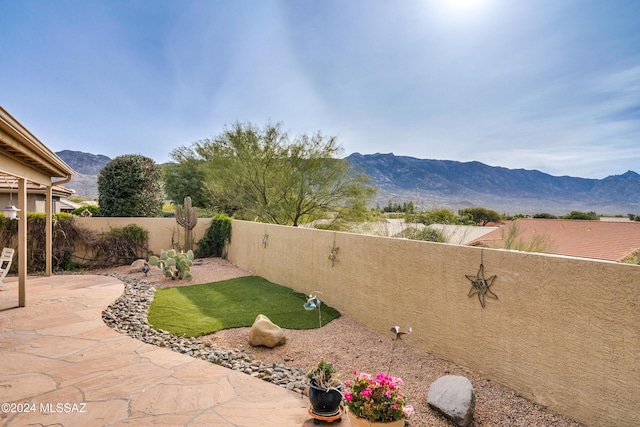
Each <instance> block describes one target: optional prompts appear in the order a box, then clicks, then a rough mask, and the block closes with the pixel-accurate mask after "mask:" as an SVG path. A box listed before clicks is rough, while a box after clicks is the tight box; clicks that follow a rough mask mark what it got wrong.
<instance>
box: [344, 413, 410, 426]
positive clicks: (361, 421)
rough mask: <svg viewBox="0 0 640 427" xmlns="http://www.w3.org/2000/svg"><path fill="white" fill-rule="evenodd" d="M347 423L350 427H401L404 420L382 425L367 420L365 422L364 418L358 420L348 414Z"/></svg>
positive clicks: (381, 423) (378, 422) (379, 422)
mask: <svg viewBox="0 0 640 427" xmlns="http://www.w3.org/2000/svg"><path fill="white" fill-rule="evenodd" d="M349 422H350V423H351V427H374V426H375V427H403V426H404V420H398V421H391V422H389V423H383V422H381V421H374V422H371V421H369V420H365V419H364V418H358V417H356V416H355V415H353V414H352V413H349Z"/></svg>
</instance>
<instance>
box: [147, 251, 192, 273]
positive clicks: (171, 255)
mask: <svg viewBox="0 0 640 427" xmlns="http://www.w3.org/2000/svg"><path fill="white" fill-rule="evenodd" d="M149 264H151V265H157V266H158V267H159V268H160V269H161V270H162V272H163V274H164V275H165V276H167V277H171V278H172V279H173V280H176V279H184V280H187V281H191V279H192V278H193V277H192V276H191V273H190V269H191V266H192V265H193V251H192V250H189V251H187V252H186V253H185V252H182V251H181V252H176V251H175V250H174V249H171V250H168V251H164V250H163V251H162V252H161V253H160V256H159V257H157V256H155V255H154V256H152V257H150V258H149Z"/></svg>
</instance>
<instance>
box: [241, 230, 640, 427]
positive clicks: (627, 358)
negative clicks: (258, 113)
mask: <svg viewBox="0 0 640 427" xmlns="http://www.w3.org/2000/svg"><path fill="white" fill-rule="evenodd" d="M265 242H266V245H265ZM334 245H335V247H338V250H337V258H336V259H335V262H334V263H333V265H332V262H331V260H330V259H329V255H330V253H331V248H332V247H334ZM481 257H482V259H483V262H484V266H485V273H486V277H489V276H491V275H497V278H496V279H495V281H494V284H493V286H492V287H491V289H492V290H493V291H494V292H495V293H496V294H497V295H498V297H499V300H494V299H492V298H488V297H487V298H486V308H484V309H483V308H482V307H481V306H480V303H479V301H478V298H477V297H476V296H475V295H474V296H472V297H467V293H468V292H469V289H470V281H469V280H467V279H466V278H465V274H467V275H471V276H475V275H476V273H477V272H478V268H479V265H480V262H481ZM229 260H230V261H231V262H233V263H234V264H236V265H237V266H239V267H242V268H244V269H247V270H249V271H251V272H253V273H254V274H256V275H260V276H262V277H265V278H266V279H268V280H271V281H273V282H276V283H280V284H282V285H285V286H290V287H292V288H293V289H295V290H296V291H300V292H305V293H309V292H312V291H316V290H318V291H321V292H322V299H323V300H324V301H326V303H327V304H329V305H332V306H334V307H336V308H337V309H338V310H340V311H341V312H343V313H346V314H348V315H350V316H352V317H354V318H356V319H358V320H359V321H361V322H362V323H364V324H366V325H368V326H370V327H372V328H375V329H377V330H379V331H381V332H385V333H386V332H388V331H389V328H390V327H391V326H393V325H400V327H401V328H402V329H405V328H407V327H409V326H411V327H412V328H413V331H414V332H413V334H412V335H411V336H410V338H408V339H409V340H410V341H411V344H413V345H415V346H416V347H418V348H421V349H424V350H425V351H428V352H430V353H432V354H434V355H436V356H438V357H441V358H444V359H447V360H451V361H454V362H456V363H458V364H460V365H463V366H466V367H468V368H470V369H472V370H473V371H475V372H478V373H480V374H482V375H483V376H485V377H487V378H490V379H492V380H494V381H498V382H500V383H502V384H504V385H506V386H508V387H510V388H512V389H514V390H515V391H516V392H517V393H519V394H521V395H523V396H525V397H527V398H529V399H532V400H534V401H536V402H538V403H540V404H541V405H543V406H547V407H549V408H551V409H552V410H554V411H556V412H559V413H562V414H565V415H567V416H569V417H572V418H574V419H576V420H579V421H581V422H584V423H586V424H588V425H590V426H620V425H640V410H638V408H640V292H639V291H640V267H638V266H633V265H626V264H614V263H608V262H598V261H591V260H583V259H576V258H568V257H559V256H551V255H543V254H530V253H521V252H511V251H503V250H492V249H484V250H483V249H480V248H475V247H464V246H455V245H448V244H438V243H429V242H419V241H408V240H401V239H392V238H384V237H374V236H363V235H356V234H349V233H337V232H330V231H322V230H311V229H305V228H297V227H285V226H277V225H267V224H261V223H253V222H244V221H233V225H232V238H231V245H230V248H229ZM336 339H339V337H336ZM354 363H355V365H354V369H357V368H358V367H357V361H354ZM425 398H426V396H425Z"/></svg>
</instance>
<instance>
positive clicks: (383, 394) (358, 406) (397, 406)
mask: <svg viewBox="0 0 640 427" xmlns="http://www.w3.org/2000/svg"><path fill="white" fill-rule="evenodd" d="M353 375H354V376H355V378H354V380H353V381H345V383H344V384H345V386H346V387H347V389H346V390H345V392H344V399H345V400H346V402H347V407H348V408H349V411H350V412H351V413H352V414H354V415H355V416H356V417H359V418H365V419H368V420H369V421H371V422H373V421H380V422H383V423H385V422H391V421H397V420H401V419H403V418H409V417H410V416H411V415H413V413H414V410H413V406H411V405H407V397H406V396H405V395H404V393H402V391H401V390H400V386H401V385H402V384H403V382H402V378H396V377H392V376H390V375H387V374H385V373H384V372H379V373H378V375H376V377H375V378H373V377H372V376H371V375H369V374H367V373H364V372H361V373H360V374H358V373H357V372H356V371H354V372H353Z"/></svg>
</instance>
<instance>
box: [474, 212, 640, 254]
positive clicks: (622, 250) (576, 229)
mask: <svg viewBox="0 0 640 427" xmlns="http://www.w3.org/2000/svg"><path fill="white" fill-rule="evenodd" d="M510 227H515V230H517V231H516V234H517V236H516V240H518V241H520V242H523V243H524V244H525V245H526V243H527V242H533V241H538V242H544V243H545V246H546V250H544V251H543V252H547V253H552V254H557V255H567V256H574V257H581V258H592V259H601V260H606V261H615V262H621V261H624V260H625V259H627V258H629V257H631V256H634V255H636V256H637V254H638V253H639V252H640V222H637V221H625V222H619V221H586V220H569V219H540V218H519V219H517V220H515V221H513V222H511V223H507V224H505V225H504V226H503V227H501V228H500V229H498V230H495V231H492V232H491V233H489V234H486V235H484V236H483V237H480V238H478V239H475V240H474V241H472V242H470V243H469V245H470V246H485V247H490V248H504V247H505V240H506V239H508V235H509V232H510ZM512 230H513V229H512Z"/></svg>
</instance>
